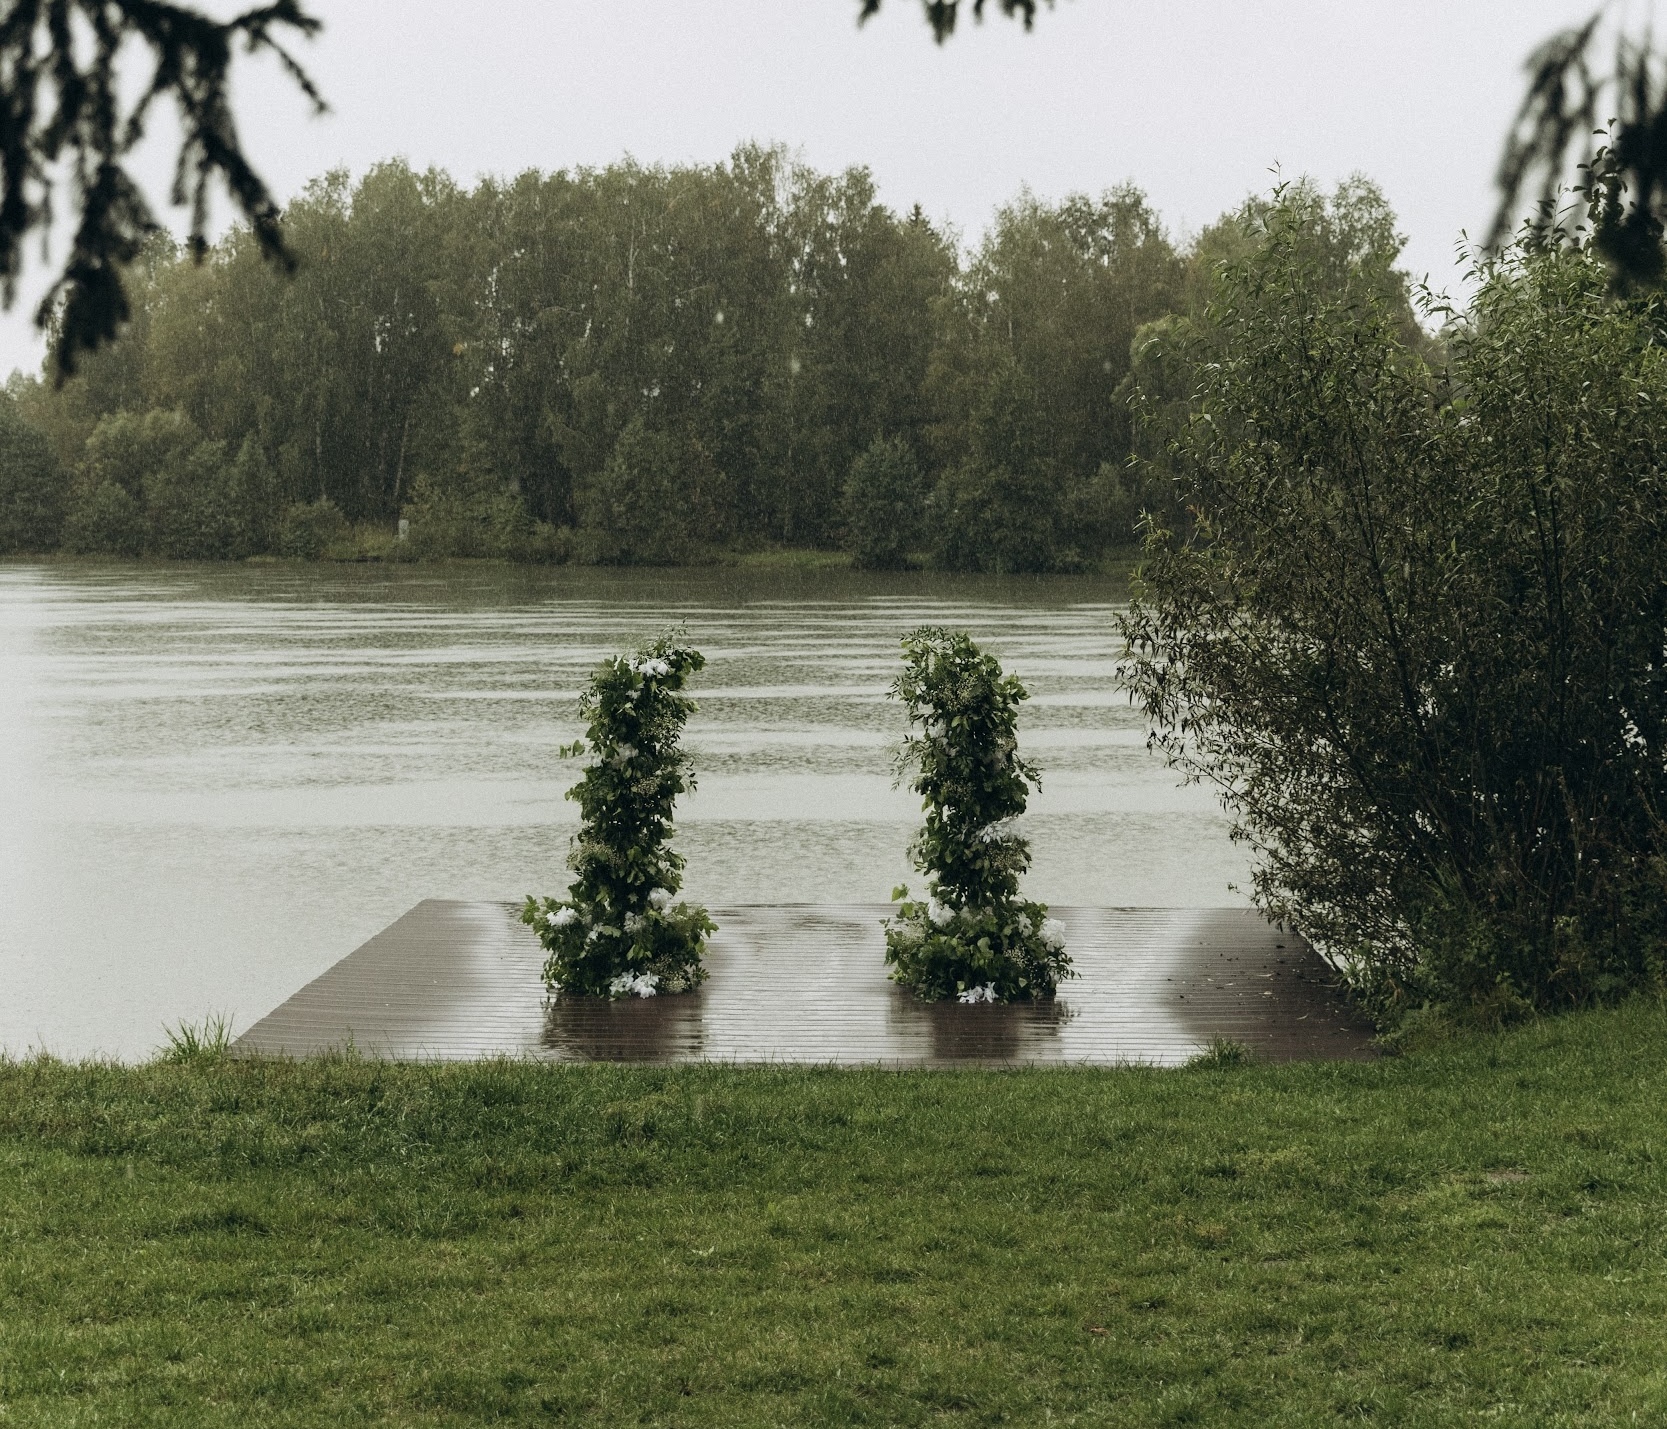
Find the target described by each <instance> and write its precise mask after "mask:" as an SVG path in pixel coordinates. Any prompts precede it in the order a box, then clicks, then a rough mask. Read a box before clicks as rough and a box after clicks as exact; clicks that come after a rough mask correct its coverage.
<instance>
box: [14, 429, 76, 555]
mask: <svg viewBox="0 0 1667 1429" xmlns="http://www.w3.org/2000/svg"><path fill="white" fill-rule="evenodd" d="M64 496H65V491H64V479H63V473H62V471H61V470H60V469H59V467H58V462H57V459H56V458H55V457H54V456H53V455H52V448H51V445H50V444H49V443H48V442H47V440H46V438H45V437H44V436H42V435H41V434H40V433H39V432H37V431H36V430H35V429H34V428H33V427H31V426H30V425H29V424H28V423H27V422H25V421H24V420H23V417H22V416H21V414H20V413H19V412H18V410H17V404H16V403H15V402H13V401H12V400H11V399H10V398H9V397H3V396H0V555H4V554H7V553H9V552H12V551H50V550H52V549H54V548H55V547H56V546H57V544H58V540H59V536H60V535H61V533H62V530H63V524H64V504H65V503H64Z"/></svg>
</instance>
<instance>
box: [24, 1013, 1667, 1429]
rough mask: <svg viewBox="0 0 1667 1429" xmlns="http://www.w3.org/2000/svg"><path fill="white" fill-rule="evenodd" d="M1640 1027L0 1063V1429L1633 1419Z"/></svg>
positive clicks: (1634, 1018) (1661, 1041)
mask: <svg viewBox="0 0 1667 1429" xmlns="http://www.w3.org/2000/svg"><path fill="white" fill-rule="evenodd" d="M1664 1033H1667V1013H1664V1012H1663V1011H1662V1010H1661V1009H1660V1008H1659V1007H1654V1006H1643V1005H1638V1006H1633V1007H1629V1008H1626V1009H1623V1010H1621V1011H1619V1012H1613V1013H1602V1014H1590V1015H1583V1016H1579V1017H1572V1018H1567V1019H1564V1020H1561V1021H1558V1022H1552V1023H1545V1024H1540V1025H1536V1026H1533V1027H1529V1028H1525V1029H1521V1030H1518V1031H1516V1032H1512V1033H1509V1034H1505V1035H1502V1036H1499V1037H1496V1038H1488V1039H1484V1040H1481V1041H1478V1042H1476V1043H1473V1044H1471V1045H1468V1046H1463V1047H1454V1048H1448V1049H1443V1050H1438V1051H1434V1052H1425V1053H1420V1054H1418V1055H1415V1056H1410V1057H1407V1058H1402V1059H1395V1060H1388V1061H1384V1062H1381V1063H1378V1064H1374V1065H1346V1066H1345V1065H1301V1066H1288V1067H1279V1068H1274V1067H1255V1066H1251V1067H1241V1068H1224V1069H1219V1070H1186V1071H1180V1072H1154V1071H1142V1070H1129V1071H1118V1072H1088V1071H1067V1072H1035V1073H1022V1074H1001V1073H970V1072H969V1073H949V1074H921V1073H909V1074H890V1073H879V1072H858V1073H833V1072H823V1071H811V1070H735V1069H724V1068H696V1069H689V1070H682V1071H675V1072H666V1071H652V1070H640V1069H618V1068H606V1067H596V1068H584V1069H567V1070H564V1069H560V1068H543V1067H533V1066H525V1065H504V1064H494V1065H482V1066H464V1067H450V1068H418V1067H387V1066H378V1065H374V1064H366V1063H355V1062H337V1063H326V1064H318V1063H315V1064H310V1065H293V1064H237V1063H227V1062H216V1061H213V1060H206V1061H203V1062H199V1063H197V1064H195V1065H183V1066H173V1065H153V1066H147V1067H140V1068H127V1069H122V1068H112V1067H99V1066H85V1067H73V1066H65V1065H61V1064H56V1063H49V1062H31V1063H23V1064H18V1063H12V1064H3V1065H0V1423H3V1424H18V1425H25V1424H27V1425H31V1426H36V1425H72V1424H73V1425H83V1424H92V1423H112V1424H117V1423H119V1424H147V1425H148V1424H176V1423H177V1424H203V1423H232V1422H235V1423H239V1424H242V1425H266V1424H285V1425H289V1424H309V1425H310V1424H332V1425H334V1424H360V1423H389V1424H394V1423H397V1424H472V1423H486V1422H510V1423H546V1422H550V1423H562V1422H567V1423H586V1424H612V1423H622V1424H623V1423H631V1424H639V1423H640V1424H715V1425H717V1424H721V1425H743V1424H777V1423H794V1424H824V1423H826V1424H846V1423H866V1424H883V1425H891V1424H927V1423H931V1424H991V1423H1021V1424H1047V1423H1053V1424H1093V1425H1103V1424H1128V1425H1149V1424H1165V1423H1175V1424H1184V1423H1192V1424H1212V1423H1247V1424H1248V1423H1264V1422H1266V1423H1274V1422H1277V1423H1280V1424H1283V1425H1301V1424H1331V1423H1337V1422H1342V1421H1355V1420H1360V1419H1371V1420H1373V1421H1375V1422H1379V1423H1386V1424H1387V1423H1395V1424H1401V1423H1405V1424H1444V1423H1460V1422H1466V1423H1468V1422H1472V1421H1475V1420H1479V1419H1483V1418H1487V1417H1492V1418H1494V1419H1496V1420H1497V1421H1498V1422H1503V1423H1510V1424H1525V1423H1528V1424H1594V1425H1595V1424H1605V1425H1608V1424H1615V1423H1626V1422H1631V1421H1632V1417H1633V1416H1634V1415H1635V1414H1636V1415H1637V1416H1638V1422H1660V1420H1661V1418H1662V1416H1663V1415H1667V1366H1664V1361H1663V1357H1662V1355H1661V1338H1662V1333H1663V1326H1664V1325H1667V1260H1664V1258H1663V1251H1664V1249H1667V1233H1664V1230H1663V1215H1662V1212H1663V1208H1664V1204H1667V1169H1664V1167H1667V1144H1664V1133H1667V1037H1664V1035H1663V1034H1664Z"/></svg>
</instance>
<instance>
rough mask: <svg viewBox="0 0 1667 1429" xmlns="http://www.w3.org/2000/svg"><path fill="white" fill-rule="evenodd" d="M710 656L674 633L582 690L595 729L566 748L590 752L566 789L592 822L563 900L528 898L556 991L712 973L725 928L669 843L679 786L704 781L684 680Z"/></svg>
mask: <svg viewBox="0 0 1667 1429" xmlns="http://www.w3.org/2000/svg"><path fill="white" fill-rule="evenodd" d="M703 664H705V661H704V660H703V659H702V657H701V654H700V652H699V651H698V650H692V649H690V648H689V647H688V646H686V645H683V644H680V643H678V640H677V638H676V637H675V636H672V635H665V636H662V637H660V639H658V640H656V641H654V642H653V643H652V644H650V645H645V646H643V647H642V648H641V649H639V650H637V651H636V652H634V653H633V654H630V655H616V656H614V657H612V658H611V659H608V660H604V661H603V662H602V664H601V665H599V666H598V667H597V668H596V671H595V673H594V674H593V675H592V676H591V681H590V686H589V688H588V689H587V690H586V691H585V693H584V694H583V695H582V696H581V697H580V710H581V712H582V713H583V714H584V715H585V716H586V718H587V720H588V721H589V723H588V726H587V728H586V730H585V737H584V738H583V739H582V740H579V741H578V742H577V743H575V744H572V745H569V746H566V747H565V748H564V749H563V750H562V753H563V754H564V755H584V754H587V753H588V754H589V755H590V756H591V762H590V763H589V764H588V765H587V766H586V767H585V772H584V774H583V776H582V777H581V778H580V780H579V782H578V783H577V784H576V785H574V787H573V788H571V789H569V790H568V792H567V797H568V798H570V799H573V800H576V801H577V802H578V805H579V808H580V811H581V814H582V818H583V822H582V824H581V826H580V829H579V832H578V834H577V835H576V836H575V838H574V840H573V850H572V853H571V854H570V855H569V857H568V864H569V866H570V867H571V868H572V869H573V871H574V873H575V874H576V875H577V877H576V878H575V879H574V881H573V884H572V886H571V887H570V888H569V890H568V896H567V897H566V898H565V899H555V898H535V897H529V898H528V899H527V902H526V905H525V906H524V907H523V908H522V910H521V921H522V922H524V923H527V924H529V925H530V926H531V927H533V928H534V929H535V930H536V931H537V932H538V935H539V938H540V940H541V941H542V942H543V944H544V947H545V949H546V951H547V952H548V953H549V957H548V959H547V960H546V962H545V965H544V980H545V982H546V983H547V984H548V985H549V986H550V988H551V990H552V991H559V992H561V993H563V994H566V995H580V996H596V997H628V996H632V995H635V996H639V997H649V996H653V995H654V994H656V993H671V992H686V991H688V990H689V989H690V988H692V987H694V986H695V985H696V984H697V983H699V982H700V981H701V980H702V979H704V978H705V976H706V973H705V970H704V968H703V967H702V966H701V951H702V949H703V947H704V946H705V941H706V937H707V935H708V934H710V933H712V932H714V931H716V929H715V926H714V924H713V923H712V920H711V919H710V918H709V917H707V914H706V910H705V909H704V908H701V907H697V906H693V905H691V904H688V903H685V902H679V901H677V891H678V889H679V888H681V887H682V884H683V860H682V858H681V856H679V855H678V854H677V853H676V852H674V851H673V850H672V848H671V847H670V840H671V834H672V809H673V806H674V805H675V803H676V801H677V796H678V795H679V794H681V793H683V792H684V791H685V790H688V789H692V788H694V782H695V781H694V774H693V771H692V769H691V767H690V761H689V756H688V754H687V753H686V752H685V751H684V750H683V749H682V748H680V747H679V740H680V737H681V735H682V732H683V726H684V724H685V723H686V722H687V720H688V718H689V715H690V713H691V712H692V711H693V710H694V708H695V704H694V701H693V700H691V699H690V698H689V697H688V696H687V695H685V694H683V693H682V690H683V684H684V681H685V680H686V679H687V678H688V677H689V676H690V675H692V674H693V673H694V672H695V671H697V670H699V669H700V668H701V666H702V665H703Z"/></svg>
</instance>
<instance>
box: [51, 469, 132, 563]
mask: <svg viewBox="0 0 1667 1429" xmlns="http://www.w3.org/2000/svg"><path fill="white" fill-rule="evenodd" d="M64 549H65V550H66V551H68V552H70V553H71V554H72V555H77V556H129V557H131V556H137V555H140V554H141V553H142V552H143V551H144V549H145V510H144V507H142V506H141V505H140V504H139V502H138V501H137V500H136V499H135V498H134V497H133V496H132V495H131V494H130V493H129V492H128V490H127V488H126V487H124V486H121V485H119V484H117V483H116V482H114V481H100V482H97V483H96V484H93V485H88V484H86V483H84V482H82V483H77V485H76V488H75V491H74V494H73V496H72V498H71V501H70V508H69V515H68V516H67V517H66V518H65V521H64Z"/></svg>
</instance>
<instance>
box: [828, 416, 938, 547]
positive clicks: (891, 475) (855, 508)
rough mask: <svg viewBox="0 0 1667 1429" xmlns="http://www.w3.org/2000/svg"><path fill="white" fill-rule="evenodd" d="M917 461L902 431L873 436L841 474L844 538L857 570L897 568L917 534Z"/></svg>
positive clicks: (919, 506) (918, 498)
mask: <svg viewBox="0 0 1667 1429" xmlns="http://www.w3.org/2000/svg"><path fill="white" fill-rule="evenodd" d="M920 509H921V479H920V463H919V462H918V461H916V459H915V453H914V448H913V447H911V446H910V445H909V444H908V443H907V442H905V441H903V440H902V439H901V438H900V437H891V438H889V439H888V438H885V437H876V438H875V439H874V441H873V442H872V443H870V444H869V446H868V448H867V450H865V451H864V452H863V453H862V454H861V455H860V456H859V457H857V459H856V460H855V461H853V462H852V463H851V472H850V475H849V476H847V477H846V479H845V543H846V548H847V549H848V550H849V551H850V552H851V559H852V561H853V563H854V564H855V565H856V566H857V568H858V569H859V570H865V571H900V570H903V569H905V568H906V567H907V566H908V564H909V554H910V552H911V551H912V550H913V549H914V544H915V542H916V540H917V539H918V538H919V527H920Z"/></svg>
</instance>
